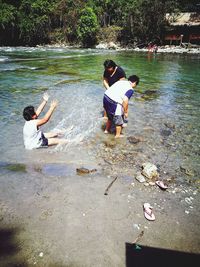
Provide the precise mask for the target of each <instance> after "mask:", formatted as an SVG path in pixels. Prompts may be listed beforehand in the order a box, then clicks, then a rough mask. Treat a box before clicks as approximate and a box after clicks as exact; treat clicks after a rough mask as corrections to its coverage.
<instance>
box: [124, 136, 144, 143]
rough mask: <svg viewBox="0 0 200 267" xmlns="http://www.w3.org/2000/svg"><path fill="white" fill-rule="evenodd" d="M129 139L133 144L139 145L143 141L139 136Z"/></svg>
mask: <svg viewBox="0 0 200 267" xmlns="http://www.w3.org/2000/svg"><path fill="white" fill-rule="evenodd" d="M127 139H128V141H129V143H131V144H137V143H139V142H141V141H142V138H141V137H137V136H129V137H128V138H127Z"/></svg>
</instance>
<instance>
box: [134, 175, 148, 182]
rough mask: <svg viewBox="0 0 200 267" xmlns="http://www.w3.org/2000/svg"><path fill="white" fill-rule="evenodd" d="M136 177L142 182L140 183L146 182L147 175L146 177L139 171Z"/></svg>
mask: <svg viewBox="0 0 200 267" xmlns="http://www.w3.org/2000/svg"><path fill="white" fill-rule="evenodd" d="M135 179H136V180H137V181H138V182H140V183H144V182H146V179H145V177H144V176H143V175H142V174H141V173H139V172H138V173H137V174H136V177H135Z"/></svg>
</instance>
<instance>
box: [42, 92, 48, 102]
mask: <svg viewBox="0 0 200 267" xmlns="http://www.w3.org/2000/svg"><path fill="white" fill-rule="evenodd" d="M42 98H43V100H44V101H46V102H47V101H48V100H49V95H48V94H47V93H44V94H43V97H42Z"/></svg>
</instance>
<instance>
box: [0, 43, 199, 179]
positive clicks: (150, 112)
mask: <svg viewBox="0 0 200 267" xmlns="http://www.w3.org/2000/svg"><path fill="white" fill-rule="evenodd" d="M107 58H110V59H113V60H114V61H116V62H117V63H118V64H119V65H121V66H122V67H123V68H124V69H125V71H126V73H127V76H129V75H132V74H137V75H138V76H139V77H140V84H139V86H138V88H137V92H136V94H135V97H134V98H132V99H131V101H130V109H129V113H130V116H129V123H128V127H127V129H126V135H127V136H128V135H138V134H139V135H143V136H144V138H145V139H146V143H145V144H143V146H144V147H146V149H147V150H148V153H149V155H151V153H152V159H154V161H156V160H158V161H159V159H160V158H165V156H166V153H168V152H167V150H164V149H162V146H161V143H162V138H163V136H162V134H161V132H162V130H166V129H167V128H166V127H165V123H171V124H173V125H174V126H175V129H176V130H175V131H174V132H173V134H172V135H170V136H169V138H168V139H167V142H168V143H170V145H171V146H172V147H175V148H176V149H174V150H173V151H171V155H175V156H176V159H177V160H178V161H179V163H180V165H181V164H182V162H183V161H184V160H186V161H187V166H188V164H189V167H190V168H192V169H193V172H195V173H196V174H198V175H199V171H198V170H199V154H200V152H199V149H200V145H199V132H200V105H199V102H200V65H199V63H200V56H199V55H190V56H187V55H164V54H157V55H156V56H152V55H151V56H149V55H147V54H146V53H135V52H132V51H121V52H120V51H102V50H92V49H88V50H82V49H69V48H46V47H45V48H44V47H41V48H28V47H22V48H18V47H16V48H11V47H2V48H0V127H1V139H0V147H1V155H0V162H8V163H10V162H12V163H13V162H14V163H24V162H25V163H27V162H41V161H50V162H56V161H58V162H63V161H65V160H66V161H68V162H69V161H71V162H75V161H77V160H80V161H82V160H86V158H87V157H88V158H89V157H90V156H91V155H92V156H93V155H95V154H96V149H97V148H98V145H99V144H100V143H101V141H102V138H104V137H102V136H103V133H102V97H103V93H104V89H103V86H102V73H103V62H104V60H105V59H107ZM146 90H153V91H154V93H153V94H152V95H150V96H148V95H145V94H144V92H145V91H146ZM45 91H47V92H48V93H49V95H50V96H51V99H53V98H56V99H58V101H59V106H58V107H57V109H56V111H55V113H54V114H53V116H52V119H51V121H50V122H49V123H48V124H47V125H45V126H44V127H43V130H44V131H50V130H55V129H66V134H65V137H66V138H67V139H68V140H69V144H67V145H65V146H57V147H55V148H49V149H44V150H37V151H26V150H25V149H24V147H23V139H22V128H23V124H24V119H23V117H22V110H23V108H24V107H25V106H27V105H34V106H37V105H39V103H40V100H41V98H42V95H43V93H44V92H45ZM148 127H151V128H153V131H152V132H149V131H148V129H147V128H148ZM108 138H109V137H108ZM164 141H166V140H164ZM155 150H156V151H157V152H156V153H155ZM173 153H174V154H173ZM175 156H174V157H175ZM88 161H89V159H88ZM4 174H5V173H4Z"/></svg>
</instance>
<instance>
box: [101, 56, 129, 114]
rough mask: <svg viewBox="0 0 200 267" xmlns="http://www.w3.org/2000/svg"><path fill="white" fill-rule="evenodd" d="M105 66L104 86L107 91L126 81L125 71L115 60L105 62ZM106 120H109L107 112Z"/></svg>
mask: <svg viewBox="0 0 200 267" xmlns="http://www.w3.org/2000/svg"><path fill="white" fill-rule="evenodd" d="M103 65H104V68H105V70H104V73H103V85H104V87H105V88H106V90H107V89H109V87H110V86H112V85H113V84H114V83H115V82H117V81H119V80H124V79H126V73H125V71H124V70H123V69H122V68H121V67H120V66H118V65H117V64H116V63H115V62H114V61H113V60H111V59H107V60H105V61H104V63H103ZM104 118H107V115H106V112H105V111H104Z"/></svg>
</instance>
